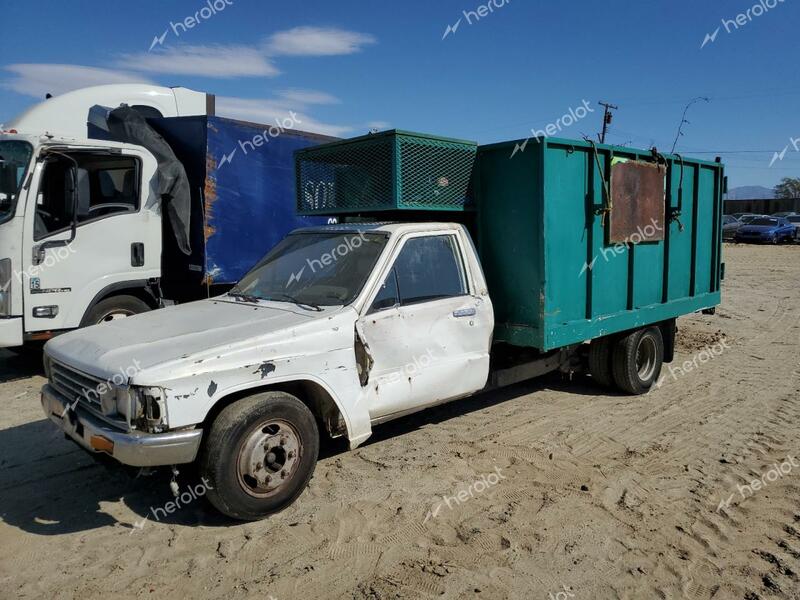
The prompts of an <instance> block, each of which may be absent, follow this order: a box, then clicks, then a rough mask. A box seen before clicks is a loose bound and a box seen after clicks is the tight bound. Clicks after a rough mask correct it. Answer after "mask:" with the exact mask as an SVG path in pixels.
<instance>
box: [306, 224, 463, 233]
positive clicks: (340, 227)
mask: <svg viewBox="0 0 800 600" xmlns="http://www.w3.org/2000/svg"><path fill="white" fill-rule="evenodd" d="M461 228H462V226H461V225H459V224H458V223H445V222H434V221H429V222H424V223H402V222H391V221H387V222H374V223H338V224H334V225H320V226H317V227H303V228H301V229H295V230H294V231H292V233H322V232H325V233H337V232H341V233H361V232H364V233H388V234H390V235H391V234H395V233H400V234H402V233H408V232H418V231H441V230H443V229H451V230H453V231H459V230H461Z"/></svg>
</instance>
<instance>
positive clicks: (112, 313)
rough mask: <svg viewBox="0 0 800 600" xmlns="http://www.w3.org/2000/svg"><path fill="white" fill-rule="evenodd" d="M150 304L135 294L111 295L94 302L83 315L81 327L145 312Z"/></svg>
mask: <svg viewBox="0 0 800 600" xmlns="http://www.w3.org/2000/svg"><path fill="white" fill-rule="evenodd" d="M149 310H150V306H149V305H148V304H147V303H146V302H144V301H143V300H140V299H139V298H137V297H136V296H128V295H122V296H111V298H106V299H105V300H101V301H100V302H98V303H97V304H95V305H94V306H93V307H92V308H91V309H90V310H89V311H88V312H87V313H86V316H84V317H83V321H81V327H88V326H89V325H98V324H100V323H107V322H108V321H114V320H116V319H124V318H125V317H130V316H132V315H138V314H139V313H143V312H147V311H149Z"/></svg>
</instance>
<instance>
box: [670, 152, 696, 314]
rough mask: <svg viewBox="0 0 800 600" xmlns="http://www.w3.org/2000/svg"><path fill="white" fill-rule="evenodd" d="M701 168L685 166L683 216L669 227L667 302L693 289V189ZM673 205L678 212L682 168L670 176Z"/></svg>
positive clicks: (687, 293)
mask: <svg viewBox="0 0 800 600" xmlns="http://www.w3.org/2000/svg"><path fill="white" fill-rule="evenodd" d="M697 169H698V167H696V166H691V165H685V166H684V168H683V184H682V189H683V193H682V197H683V202H682V203H681V204H682V208H681V214H680V216H679V217H678V219H677V220H674V221H672V222H671V223H670V224H669V232H668V235H669V279H668V291H667V300H677V299H679V298H685V297H686V296H688V295H689V294H690V293H691V292H690V288H691V282H692V278H691V266H692V231H693V230H694V204H695V202H694V190H695V173H697ZM671 187H672V190H674V193H673V194H672V196H673V197H672V200H671V202H672V204H671V206H672V207H674V208H675V209H677V207H678V200H677V194H678V190H679V189H680V187H681V176H680V167H678V168H675V169H673V172H672V177H671Z"/></svg>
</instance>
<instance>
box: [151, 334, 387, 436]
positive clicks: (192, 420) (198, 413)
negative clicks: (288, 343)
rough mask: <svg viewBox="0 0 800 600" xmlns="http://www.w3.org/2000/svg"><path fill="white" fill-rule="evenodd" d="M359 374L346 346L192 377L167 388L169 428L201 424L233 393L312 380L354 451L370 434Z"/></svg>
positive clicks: (350, 350) (351, 350)
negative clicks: (331, 404) (334, 412)
mask: <svg viewBox="0 0 800 600" xmlns="http://www.w3.org/2000/svg"><path fill="white" fill-rule="evenodd" d="M357 373H358V371H357V369H356V363H355V352H354V349H353V347H352V346H348V347H343V348H339V349H336V350H332V351H328V352H325V353H323V354H305V355H296V356H290V357H282V358H276V359H272V360H265V361H262V362H256V363H252V364H247V365H244V366H240V367H233V368H230V369H225V370H213V371H206V372H204V373H197V374H193V375H190V376H188V377H186V378H183V379H181V380H175V381H172V382H170V384H169V385H168V387H165V392H166V401H167V416H168V420H169V426H170V429H174V428H180V427H186V426H190V425H197V424H199V423H202V422H203V420H205V418H206V417H207V416H208V414H209V412H210V411H211V409H212V408H213V407H214V406H215V405H216V404H217V403H219V402H221V401H223V400H224V399H225V398H227V397H229V396H231V395H232V394H241V393H242V392H247V391H248V390H253V391H254V392H255V391H257V390H259V389H261V388H264V387H266V386H273V385H277V384H285V383H294V382H299V381H311V382H313V383H315V384H317V385H319V386H320V387H321V388H322V389H324V390H325V391H326V392H327V393H328V395H329V396H330V397H331V399H332V400H333V402H334V403H335V404H336V406H337V407H338V409H339V411H340V412H341V414H342V416H343V418H344V421H345V425H346V427H347V436H348V439H349V440H350V445H351V447H353V448H354V447H356V446H358V445H359V444H360V443H362V442H363V441H364V440H366V439H367V438H368V437H369V436H370V434H371V433H372V427H371V424H370V418H369V411H368V410H367V406H366V403H365V402H364V401H363V392H362V390H361V386H360V384H359V381H358V374H357Z"/></svg>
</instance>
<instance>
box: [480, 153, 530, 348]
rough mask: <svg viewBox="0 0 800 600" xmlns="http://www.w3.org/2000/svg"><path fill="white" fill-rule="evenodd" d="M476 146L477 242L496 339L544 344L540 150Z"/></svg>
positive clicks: (525, 343) (514, 342)
mask: <svg viewBox="0 0 800 600" xmlns="http://www.w3.org/2000/svg"><path fill="white" fill-rule="evenodd" d="M511 152H512V148H509V147H505V146H500V147H492V146H486V147H484V148H482V149H479V150H478V153H479V158H478V170H477V175H476V183H475V187H476V190H477V194H476V195H477V197H478V198H480V199H482V200H483V201H482V202H480V203H479V204H478V214H479V217H478V220H477V222H478V225H477V239H476V245H477V247H478V252H479V254H480V258H481V264H482V265H483V270H484V273H485V275H486V279H487V282H488V285H489V289H490V291H491V297H492V304H493V306H494V313H495V339H498V340H503V341H506V342H509V343H511V344H515V345H518V346H532V347H540V346H542V345H543V344H544V332H543V329H542V319H541V314H542V310H543V306H544V299H543V278H544V271H543V267H544V265H543V260H542V259H543V256H544V254H543V249H542V244H543V239H542V235H541V232H542V227H541V219H542V181H541V173H542V172H543V169H542V164H541V160H542V157H543V154H542V152H541V149H539V148H536V147H534V146H533V145H529V146H528V148H527V149H526V151H525V152H522V153H519V154H515V155H514V156H513V158H512V157H511V156H510V155H511Z"/></svg>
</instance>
